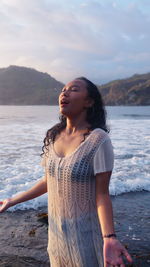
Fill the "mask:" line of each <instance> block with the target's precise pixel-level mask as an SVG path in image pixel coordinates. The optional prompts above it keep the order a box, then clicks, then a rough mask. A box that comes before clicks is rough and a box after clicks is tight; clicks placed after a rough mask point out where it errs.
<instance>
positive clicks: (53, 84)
mask: <svg viewBox="0 0 150 267" xmlns="http://www.w3.org/2000/svg"><path fill="white" fill-rule="evenodd" d="M63 86H64V84H63V83H61V82H59V81H57V80H55V79H54V78H53V77H51V76H50V75H49V74H47V73H43V72H39V71H37V70H35V69H32V68H26V67H18V66H9V67H8V68H1V69H0V105H57V104H58V95H59V93H60V90H61V89H62V87H63ZM98 88H99V90H100V92H101V94H102V97H103V99H104V102H105V105H150V73H147V74H135V75H133V76H132V77H130V78H127V79H122V80H115V81H112V82H109V83H107V84H104V85H98Z"/></svg>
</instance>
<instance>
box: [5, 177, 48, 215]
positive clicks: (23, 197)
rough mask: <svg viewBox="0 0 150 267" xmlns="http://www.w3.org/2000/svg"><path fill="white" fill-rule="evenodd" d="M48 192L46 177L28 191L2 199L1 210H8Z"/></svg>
mask: <svg viewBox="0 0 150 267" xmlns="http://www.w3.org/2000/svg"><path fill="white" fill-rule="evenodd" d="M46 192H47V181H46V177H43V178H42V179H40V180H39V182H37V183H36V184H35V185H34V186H33V187H31V188H30V189H29V190H27V191H26V192H23V193H20V194H18V195H16V196H15V197H12V198H8V199H5V200H3V201H0V205H1V206H0V212H3V211H5V210H7V209H8V208H10V207H12V206H14V205H16V204H18V203H21V202H25V201H27V200H31V199H33V198H36V197H39V196H41V195H43V194H45V193H46Z"/></svg>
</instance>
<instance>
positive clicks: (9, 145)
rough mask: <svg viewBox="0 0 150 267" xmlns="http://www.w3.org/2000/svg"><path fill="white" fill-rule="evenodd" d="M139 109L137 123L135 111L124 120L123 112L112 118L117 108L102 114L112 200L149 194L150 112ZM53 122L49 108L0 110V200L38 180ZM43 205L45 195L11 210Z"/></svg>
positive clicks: (55, 117)
mask: <svg viewBox="0 0 150 267" xmlns="http://www.w3.org/2000/svg"><path fill="white" fill-rule="evenodd" d="M140 108H141V109H140V111H138V112H139V115H140V112H141V113H142V117H140V116H137V117H136V119H135V117H134V116H133V115H134V112H135V110H136V114H137V107H130V113H131V114H132V115H131V116H130V113H129V111H128V116H124V114H126V113H127V107H121V111H119V114H118V115H117V107H110V108H108V111H109V112H110V113H109V112H108V113H109V116H108V123H109V125H110V127H111V131H110V138H111V140H112V144H113V147H114V154H115V164H114V169H113V173H112V177H111V182H110V193H111V194H112V195H118V194H122V193H125V192H131V191H142V190H148V191H150V123H149V117H148V114H149V113H150V111H148V110H149V107H147V109H146V108H145V107H140ZM143 108H144V111H143ZM110 109H111V110H110ZM118 110H119V107H118ZM138 110H139V109H138ZM113 111H114V112H113ZM148 112H149V113H148ZM144 114H146V117H144ZM58 116H59V113H58V107H55V106H53V107H48V106H24V107H23V106H22V107H17V106H16V107H13V106H0V118H1V120H0V121H1V124H0V140H1V142H0V199H5V198H8V197H11V196H12V195H16V194H17V193H18V192H23V191H25V190H27V189H29V188H30V187H31V186H33V185H34V184H35V183H36V182H37V181H38V180H39V179H40V178H41V177H42V176H43V175H44V172H43V169H42V167H41V166H40V161H41V158H40V153H41V147H42V145H43V139H44V137H45V133H46V131H47V129H49V128H50V127H51V126H53V125H54V124H55V123H56V122H58ZM45 205H47V195H46V194H45V195H44V196H41V197H39V198H36V199H34V200H31V201H28V202H24V203H21V204H18V205H17V206H15V207H13V208H11V209H12V210H13V209H28V208H35V209H36V208H38V207H42V206H45Z"/></svg>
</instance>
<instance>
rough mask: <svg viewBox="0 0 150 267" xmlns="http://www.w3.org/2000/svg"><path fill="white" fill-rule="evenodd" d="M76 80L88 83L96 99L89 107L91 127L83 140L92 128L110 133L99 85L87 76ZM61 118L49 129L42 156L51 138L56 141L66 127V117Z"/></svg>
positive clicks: (90, 91) (88, 118)
mask: <svg viewBox="0 0 150 267" xmlns="http://www.w3.org/2000/svg"><path fill="white" fill-rule="evenodd" d="M74 80H81V81H84V82H85V84H86V88H87V92H88V96H89V97H90V98H91V99H93V100H94V104H93V105H92V107H89V108H88V109H87V118H86V120H87V122H88V123H89V124H90V127H89V129H88V132H87V133H85V134H84V139H83V141H84V140H85V135H87V134H89V132H90V130H94V129H95V128H101V129H103V130H104V131H105V132H107V133H109V132H110V129H109V127H108V126H107V125H106V117H107V112H106V109H105V105H104V102H103V99H102V96H101V94H100V92H99V90H98V88H97V86H96V85H95V84H94V83H92V82H91V81H90V80H88V79H87V78H85V77H78V78H76V79H74ZM59 120H60V122H59V123H57V124H55V125H54V126H53V127H52V128H50V129H49V130H47V132H46V137H45V138H44V140H43V143H44V145H43V147H42V151H43V153H42V154H41V156H42V155H43V154H44V153H45V152H46V150H47V151H48V146H49V144H50V140H51V141H52V142H54V141H55V137H56V135H57V134H59V133H60V132H61V131H62V130H63V129H65V127H66V117H65V116H64V115H62V114H60V116H59Z"/></svg>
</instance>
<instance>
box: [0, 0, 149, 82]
mask: <svg viewBox="0 0 150 267" xmlns="http://www.w3.org/2000/svg"><path fill="white" fill-rule="evenodd" d="M9 65H17V66H25V67H31V68H35V69H36V70H39V71H42V72H47V73H49V74H50V75H51V76H52V77H54V78H55V79H57V80H59V81H61V82H63V83H66V82H69V81H70V80H72V79H74V78H75V77H78V76H85V77H87V78H88V79H90V80H91V81H93V82H95V83H97V84H103V83H106V82H109V81H111V80H115V79H122V78H126V77H130V76H132V75H134V74H137V73H139V74H140V73H146V72H150V0H99V1H98V0H97V1H96V0H83V1H81V0H61V1H60V0H57V1H56V0H55V1H54V0H1V1H0V68H4V67H8V66H9Z"/></svg>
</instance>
